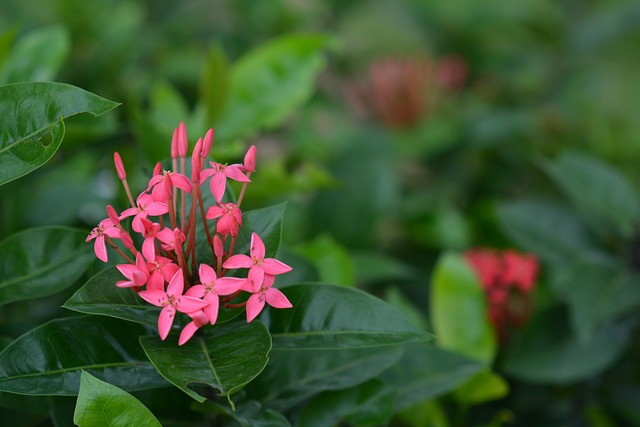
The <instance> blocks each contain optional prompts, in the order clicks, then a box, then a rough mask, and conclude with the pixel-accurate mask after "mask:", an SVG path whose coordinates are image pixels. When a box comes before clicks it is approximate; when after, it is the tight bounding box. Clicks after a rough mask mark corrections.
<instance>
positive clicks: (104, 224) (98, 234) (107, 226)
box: [85, 218, 120, 262]
mask: <svg viewBox="0 0 640 427" xmlns="http://www.w3.org/2000/svg"><path fill="white" fill-rule="evenodd" d="M104 236H107V237H111V238H113V239H118V238H120V230H118V229H117V228H116V226H115V225H114V224H113V221H111V220H110V219H109V218H107V219H103V220H102V221H100V224H98V226H97V227H95V228H94V229H93V230H91V233H89V236H87V239H86V240H85V241H86V242H90V241H91V240H93V239H96V241H95V242H94V243H93V251H94V252H95V253H96V256H97V257H98V259H99V260H100V261H102V262H107V261H109V255H108V254H107V246H106V245H105V242H104Z"/></svg>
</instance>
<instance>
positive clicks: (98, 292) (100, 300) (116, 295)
mask: <svg viewBox="0 0 640 427" xmlns="http://www.w3.org/2000/svg"><path fill="white" fill-rule="evenodd" d="M120 280H124V276H123V275H122V274H121V273H120V271H118V269H117V268H116V267H115V266H114V267H110V268H107V269H105V270H102V271H101V272H100V273H98V274H96V275H95V276H93V277H92V278H91V279H89V280H88V281H87V283H85V284H84V285H83V286H82V287H81V288H80V289H78V290H77V291H76V293H74V294H73V295H72V296H71V298H69V299H68V300H67V302H65V303H64V305H63V307H64V308H67V309H69V310H73V311H78V312H80V313H86V314H101V315H103V316H110V317H116V318H118V319H124V320H129V321H131V322H136V323H142V324H143V325H149V326H153V327H155V326H156V325H157V324H158V315H159V314H160V312H159V309H158V307H155V306H153V305H151V304H149V303H147V302H145V301H144V300H143V299H142V298H140V297H139V296H138V294H136V292H135V291H133V290H132V289H123V288H118V287H117V286H116V282H118V281H120Z"/></svg>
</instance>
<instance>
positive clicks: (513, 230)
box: [497, 199, 599, 262]
mask: <svg viewBox="0 0 640 427" xmlns="http://www.w3.org/2000/svg"><path fill="white" fill-rule="evenodd" d="M497 215H498V220H499V221H500V226H501V227H502V229H503V230H504V232H505V233H506V234H507V235H508V236H509V237H510V238H511V239H513V240H514V241H515V242H516V243H517V244H518V245H519V246H521V247H522V248H523V249H525V250H527V251H529V252H533V253H535V254H537V255H538V256H540V257H541V258H542V259H543V260H547V261H550V262H562V261H565V260H573V259H575V258H576V257H577V256H580V257H581V258H593V257H598V256H599V251H598V249H596V247H595V245H594V243H593V240H592V239H591V237H590V235H589V232H588V231H587V228H586V227H585V225H584V223H583V222H582V221H581V220H580V218H579V217H577V216H576V215H575V214H574V213H573V212H571V211H569V210H568V209H566V208H564V207H562V206H560V205H558V204H556V203H553V202H548V201H542V200H527V199H525V200H520V201H516V202H512V203H506V204H502V205H500V206H498V211H497Z"/></svg>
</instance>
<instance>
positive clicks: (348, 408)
mask: <svg viewBox="0 0 640 427" xmlns="http://www.w3.org/2000/svg"><path fill="white" fill-rule="evenodd" d="M393 400H394V395H393V392H392V391H390V390H389V389H387V388H385V386H384V384H383V383H382V382H380V381H378V380H371V381H367V382H366V383H363V384H360V385H358V386H356V387H352V388H348V389H343V390H337V391H330V392H323V393H320V394H318V395H317V396H315V397H314V398H313V399H311V401H310V402H309V403H308V404H307V405H306V406H305V407H304V409H303V410H302V412H301V413H300V417H299V418H298V420H297V423H296V426H297V427H328V426H335V425H338V424H339V422H340V421H342V420H347V421H351V422H352V423H354V424H355V425H358V426H376V425H387V424H388V423H389V420H390V419H391V417H392V415H393Z"/></svg>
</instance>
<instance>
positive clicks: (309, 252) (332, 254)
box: [298, 234, 356, 286]
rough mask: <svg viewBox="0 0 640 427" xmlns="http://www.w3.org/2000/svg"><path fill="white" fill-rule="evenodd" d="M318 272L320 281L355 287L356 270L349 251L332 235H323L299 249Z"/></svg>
mask: <svg viewBox="0 0 640 427" xmlns="http://www.w3.org/2000/svg"><path fill="white" fill-rule="evenodd" d="M298 252H299V253H301V254H302V255H303V256H305V257H306V258H307V259H309V260H310V261H311V262H312V263H313V264H314V265H315V267H316V269H317V270H318V275H319V276H320V281H321V282H325V283H336V284H340V285H346V286H355V279H356V277H355V276H356V270H355V265H354V262H353V260H352V259H351V255H350V254H349V252H348V251H347V249H346V248H345V247H344V246H342V245H341V244H340V243H338V242H337V241H336V240H335V239H333V238H332V237H331V236H330V235H327V234H325V235H321V236H318V237H317V238H315V239H314V240H312V241H310V242H307V243H306V244H304V245H302V246H300V247H299V248H298Z"/></svg>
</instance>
